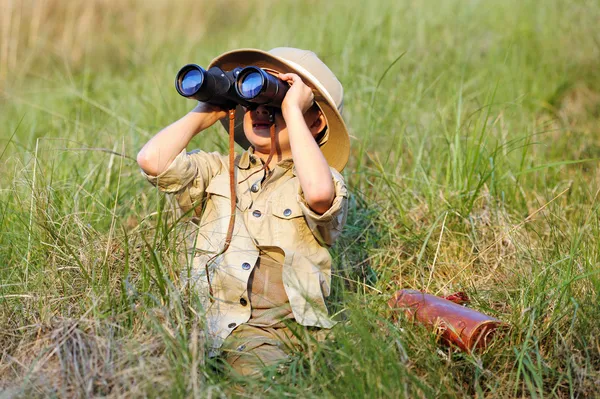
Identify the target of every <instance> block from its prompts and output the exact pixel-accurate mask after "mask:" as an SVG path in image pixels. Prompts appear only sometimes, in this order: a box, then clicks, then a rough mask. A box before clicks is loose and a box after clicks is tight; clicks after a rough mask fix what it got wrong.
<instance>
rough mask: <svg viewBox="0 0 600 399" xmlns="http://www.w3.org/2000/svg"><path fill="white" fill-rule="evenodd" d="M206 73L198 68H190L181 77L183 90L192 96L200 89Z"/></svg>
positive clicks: (185, 93)
mask: <svg viewBox="0 0 600 399" xmlns="http://www.w3.org/2000/svg"><path fill="white" fill-rule="evenodd" d="M203 80H204V74H203V73H202V72H201V71H199V70H198V69H190V70H189V71H187V72H186V73H185V75H183V78H182V79H181V91H182V92H183V94H184V95H186V96H191V95H193V94H194V93H196V92H197V91H198V89H200V86H202V81H203Z"/></svg>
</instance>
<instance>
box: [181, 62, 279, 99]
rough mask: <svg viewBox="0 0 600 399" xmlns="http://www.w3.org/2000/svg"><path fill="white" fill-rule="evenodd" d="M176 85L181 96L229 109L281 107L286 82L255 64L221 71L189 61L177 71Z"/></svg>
mask: <svg viewBox="0 0 600 399" xmlns="http://www.w3.org/2000/svg"><path fill="white" fill-rule="evenodd" d="M175 88H176V89H177V92H178V93H179V94H180V95H182V96H183V97H186V98H192V99H194V100H198V101H202V102H207V103H209V104H213V105H217V106H220V107H223V108H226V109H232V108H235V107H236V106H237V105H243V106H245V107H248V108H256V107H257V106H259V105H266V106H272V107H281V102H282V101H283V98H284V97H285V94H286V93H287V91H288V89H289V85H288V84H287V83H286V82H284V81H282V80H280V79H278V78H276V77H275V76H273V75H271V74H270V73H268V72H266V71H265V70H264V69H262V68H259V67H255V66H247V67H245V68H234V69H233V70H231V71H223V70H222V69H220V68H218V67H212V68H210V69H208V70H205V69H204V68H202V67H200V66H198V65H196V64H188V65H186V66H184V67H183V68H181V69H180V70H179V72H177V76H176V78H175Z"/></svg>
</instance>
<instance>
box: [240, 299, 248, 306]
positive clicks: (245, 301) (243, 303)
mask: <svg viewBox="0 0 600 399" xmlns="http://www.w3.org/2000/svg"><path fill="white" fill-rule="evenodd" d="M247 304H248V301H247V300H246V298H241V299H240V305H242V306H246V305H247Z"/></svg>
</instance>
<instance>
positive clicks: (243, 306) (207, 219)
mask: <svg viewBox="0 0 600 399" xmlns="http://www.w3.org/2000/svg"><path fill="white" fill-rule="evenodd" d="M236 165H237V166H236V169H235V171H236V176H237V182H238V183H239V182H242V181H243V180H244V179H246V177H248V176H250V175H252V173H254V172H256V171H258V170H260V169H261V168H262V165H263V164H262V161H261V160H260V158H258V157H256V156H254V155H253V153H252V149H250V150H248V151H246V152H244V153H243V154H242V155H241V156H238V157H237V158H236ZM228 169H229V167H228V158H227V156H224V155H221V154H218V153H216V152H214V153H206V152H202V151H194V152H191V153H186V152H185V151H182V152H181V154H179V155H178V156H177V157H176V158H175V160H174V161H173V162H172V163H171V165H170V166H169V167H168V169H167V170H165V171H164V172H163V173H161V174H160V175H159V176H148V175H146V178H147V179H148V181H150V182H151V183H152V184H154V185H155V186H157V187H158V188H159V190H161V191H164V192H167V193H173V194H175V195H176V198H177V201H178V203H179V205H180V207H181V208H182V210H183V211H184V212H187V211H189V210H190V209H192V207H194V206H195V205H197V206H199V207H200V208H197V207H196V209H201V208H203V212H202V214H201V215H200V220H199V223H198V227H197V235H195V234H194V235H195V237H196V240H195V243H194V247H195V251H193V255H192V256H193V259H192V260H191V262H190V263H191V268H189V270H184V271H183V273H182V278H183V280H184V283H189V284H190V285H191V286H192V287H194V288H195V289H196V290H197V291H198V294H199V295H200V298H201V299H202V303H203V305H204V306H205V310H206V322H207V334H208V336H209V338H210V341H211V344H212V347H213V349H217V348H220V347H221V345H222V343H223V341H224V340H225V338H227V336H229V334H230V333H231V332H232V331H233V330H234V329H235V328H236V327H237V326H239V325H240V324H243V323H246V322H247V321H248V319H249V318H250V316H251V306H250V305H251V304H250V300H249V293H248V280H249V278H250V275H251V273H252V271H253V269H254V267H255V265H256V263H257V260H258V258H259V256H265V255H268V256H269V258H272V259H280V260H281V262H282V264H283V268H282V280H283V285H284V288H285V292H286V294H287V296H288V298H289V302H290V305H291V308H292V312H293V315H294V318H295V320H296V321H297V322H298V323H300V324H302V325H304V326H318V327H323V328H330V327H331V326H333V324H335V323H334V322H333V321H332V320H331V319H330V318H329V316H328V312H327V308H326V306H325V301H324V297H327V296H328V295H329V289H330V281H331V256H330V254H329V251H328V249H327V248H328V247H329V246H331V245H332V244H333V242H334V241H335V240H336V239H337V238H338V237H339V235H340V233H341V230H342V227H343V226H344V224H345V222H346V215H347V207H348V201H347V199H348V193H347V189H346V186H345V183H344V180H343V178H342V176H341V175H340V174H339V173H338V172H337V171H336V170H335V169H333V168H331V173H332V175H333V181H334V186H335V198H334V200H333V204H332V205H331V208H330V209H329V210H328V211H327V212H325V213H324V214H322V215H320V214H317V213H315V212H314V211H312V210H311V209H310V207H309V206H308V204H307V203H306V200H305V199H304V196H303V194H302V189H301V187H300V182H299V180H298V178H297V177H296V175H295V169H294V166H293V162H292V160H284V161H281V162H280V163H279V164H277V165H276V166H275V168H274V169H273V170H272V172H271V173H269V175H268V176H266V177H265V171H264V170H263V171H260V172H258V173H256V174H254V175H252V176H251V177H250V178H249V179H248V180H246V181H244V182H242V183H239V184H237V193H236V195H237V206H236V208H237V211H236V212H237V213H236V218H235V228H234V232H233V237H232V241H231V244H230V246H229V248H228V250H227V251H226V252H225V253H224V254H222V255H219V256H218V257H217V258H216V259H215V260H214V261H213V262H211V264H210V266H209V273H210V283H211V286H212V289H213V294H214V300H213V301H212V302H211V301H210V300H209V291H208V285H207V279H206V269H205V264H206V263H207V261H209V259H210V258H211V257H212V256H213V255H215V254H217V253H219V252H220V251H221V250H222V249H223V248H224V242H225V237H226V234H227V228H228V225H229V216H230V212H231V211H230V209H231V204H230V191H229V190H230V189H229V173H228Z"/></svg>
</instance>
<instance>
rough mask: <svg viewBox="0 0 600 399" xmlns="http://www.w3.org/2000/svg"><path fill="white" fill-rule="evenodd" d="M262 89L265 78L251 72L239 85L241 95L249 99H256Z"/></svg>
mask: <svg viewBox="0 0 600 399" xmlns="http://www.w3.org/2000/svg"><path fill="white" fill-rule="evenodd" d="M262 88H263V77H262V76H261V74H259V73H258V72H250V73H249V74H247V75H246V76H244V77H243V80H242V81H241V82H240V84H239V91H240V95H241V96H242V97H243V98H248V99H249V98H254V97H256V96H257V95H258V94H259V93H260V91H261V90H262Z"/></svg>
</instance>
